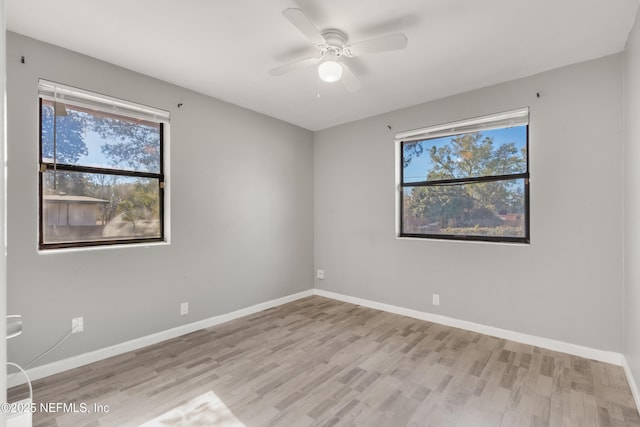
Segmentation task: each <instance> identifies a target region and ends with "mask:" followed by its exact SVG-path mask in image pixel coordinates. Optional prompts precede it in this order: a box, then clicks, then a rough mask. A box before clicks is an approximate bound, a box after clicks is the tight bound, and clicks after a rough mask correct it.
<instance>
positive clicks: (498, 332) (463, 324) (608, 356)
mask: <svg viewBox="0 0 640 427" xmlns="http://www.w3.org/2000/svg"><path fill="white" fill-rule="evenodd" d="M314 294H315V295H319V296H323V297H326V298H331V299H335V300H338V301H344V302H348V303H351V304H357V305H361V306H363V307H369V308H374V309H376V310H381V311H386V312H389V313H395V314H400V315H402V316H407V317H413V318H414V319H420V320H426V321H428V322H433V323H439V324H441V325H446V326H451V327H454V328H460V329H465V330H467V331H473V332H478V333H481V334H485V335H491V336H494V337H498V338H504V339H507V340H511V341H516V342H519V343H523V344H528V345H534V346H536V347H541V348H546V349H548V350H554V351H559V352H562V353H568V354H573V355H574V356H580V357H584V358H587V359H593V360H598V361H601V362H605V363H611V364H612V365H617V366H622V364H623V360H624V357H623V356H622V354H620V353H616V352H613V351H605V350H597V349H594V348H590V347H583V346H581V345H577V344H570V343H566V342H562V341H556V340H552V339H549V338H542V337H537V336H535V335H529V334H523V333H521V332H514V331H510V330H508V329H501V328H495V327H493V326H487V325H482V324H479V323H474V322H469V321H466V320H459V319H454V318H452V317H447V316H441V315H439V314H432V313H427V312H424V311H418V310H412V309H409V308H404V307H398V306H395V305H390V304H384V303H380V302H376V301H370V300H366V299H362V298H357V297H351V296H348V295H342V294H338V293H335V292H329V291H324V290H322V289H314ZM639 407H640V406H639Z"/></svg>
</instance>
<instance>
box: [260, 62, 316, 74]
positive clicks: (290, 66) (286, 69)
mask: <svg viewBox="0 0 640 427" xmlns="http://www.w3.org/2000/svg"><path fill="white" fill-rule="evenodd" d="M320 59H321V58H305V59H301V60H299V61H295V62H292V63H290V64H286V65H283V66H281V67H278V68H274V69H273V70H270V71H269V75H271V76H281V75H283V74H286V73H288V72H290V71H294V70H297V69H298V68H303V67H305V66H307V65H312V64H316V63H317V62H318V61H320Z"/></svg>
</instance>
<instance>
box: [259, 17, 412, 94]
mask: <svg viewBox="0 0 640 427" xmlns="http://www.w3.org/2000/svg"><path fill="white" fill-rule="evenodd" d="M282 14H283V15H284V17H285V18H287V19H288V20H289V22H291V23H292V24H293V25H294V26H295V27H296V28H297V29H298V30H300V32H301V33H302V34H304V35H305V36H306V37H307V38H308V39H309V40H310V41H311V43H313V44H314V46H315V47H316V48H318V50H319V51H320V52H319V55H318V56H315V57H311V58H304V59H301V60H298V61H295V62H292V63H290V64H286V65H283V66H281V67H277V68H274V69H272V70H271V71H269V74H270V75H272V76H281V75H283V74H286V73H288V72H290V71H293V70H296V69H298V68H302V67H305V66H309V65H315V64H319V65H318V77H319V78H320V80H322V81H324V82H327V83H333V82H337V81H338V80H340V81H342V83H343V84H344V85H345V87H346V88H347V90H349V91H350V92H354V91H356V90H358V89H360V87H361V84H360V81H359V80H358V79H357V77H356V76H355V75H354V74H353V72H352V71H351V70H350V69H349V67H348V66H347V64H345V63H344V61H342V58H343V57H347V58H352V57H355V56H360V55H364V54H367V53H376V52H385V51H390V50H399V49H404V48H405V47H406V46H407V36H405V35H404V34H402V33H394V34H389V35H386V36H380V37H376V38H373V39H369V40H364V41H361V42H357V43H353V44H350V45H348V44H347V35H346V34H345V33H343V32H342V31H340V30H336V29H328V30H325V31H323V32H320V31H319V30H318V28H317V27H316V26H315V25H314V24H313V23H312V22H311V21H310V20H309V18H307V17H306V15H305V14H304V12H302V10H300V9H294V8H291V9H285V10H283V11H282Z"/></svg>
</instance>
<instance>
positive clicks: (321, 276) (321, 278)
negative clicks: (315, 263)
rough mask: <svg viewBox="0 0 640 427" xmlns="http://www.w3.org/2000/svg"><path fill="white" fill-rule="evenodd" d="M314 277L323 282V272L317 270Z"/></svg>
mask: <svg viewBox="0 0 640 427" xmlns="http://www.w3.org/2000/svg"><path fill="white" fill-rule="evenodd" d="M316 277H317V278H318V279H320V280H324V270H320V269H318V270H317V271H316Z"/></svg>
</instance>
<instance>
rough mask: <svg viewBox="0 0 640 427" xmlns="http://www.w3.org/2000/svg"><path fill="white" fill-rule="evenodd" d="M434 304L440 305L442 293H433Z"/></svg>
mask: <svg viewBox="0 0 640 427" xmlns="http://www.w3.org/2000/svg"><path fill="white" fill-rule="evenodd" d="M433 305H440V295H439V294H433Z"/></svg>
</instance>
